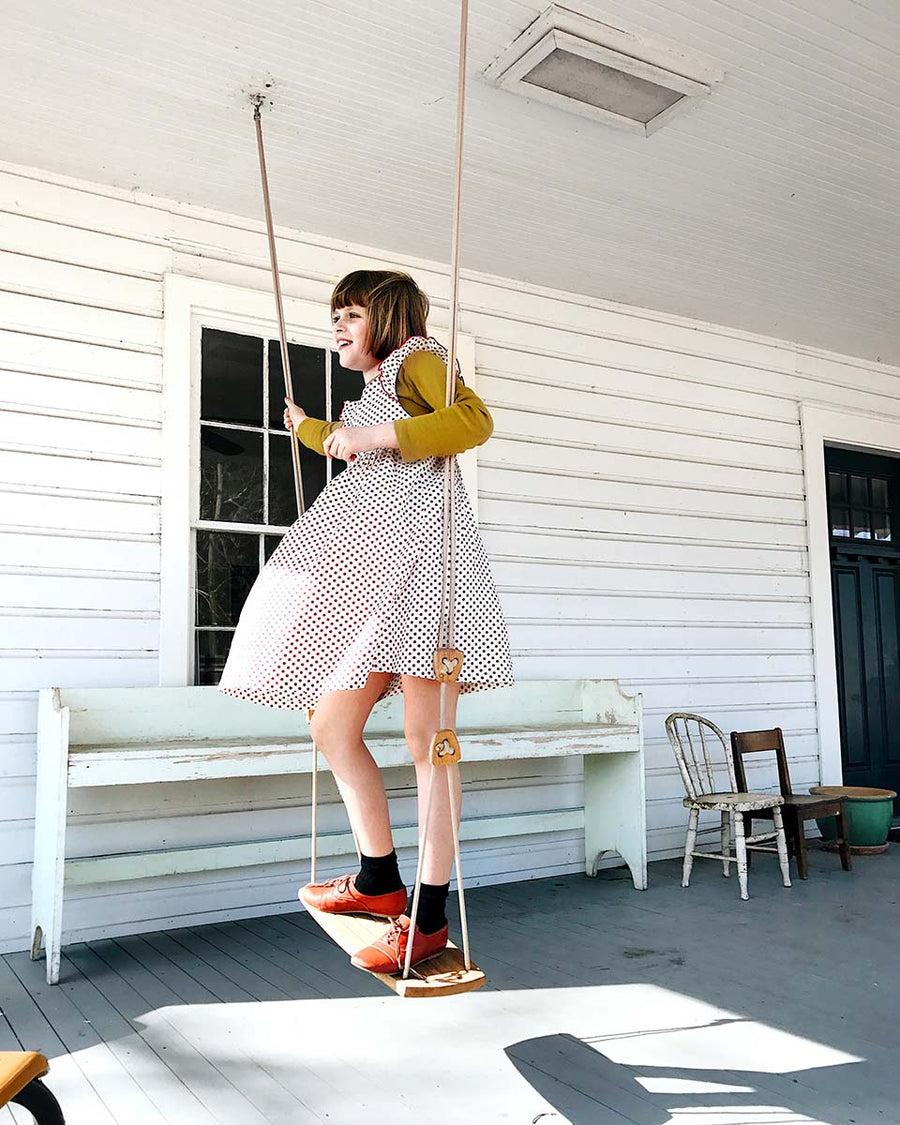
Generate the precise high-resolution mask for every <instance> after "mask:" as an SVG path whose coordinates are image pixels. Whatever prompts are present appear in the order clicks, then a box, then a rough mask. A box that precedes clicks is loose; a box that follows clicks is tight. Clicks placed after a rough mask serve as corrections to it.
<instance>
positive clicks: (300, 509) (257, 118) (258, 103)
mask: <svg viewBox="0 0 900 1125" xmlns="http://www.w3.org/2000/svg"><path fill="white" fill-rule="evenodd" d="M265 101H266V98H265V95H264V94H255V95H254V97H253V98H252V102H253V121H254V122H255V124H256V150H257V153H258V154H259V176H260V179H261V180H262V194H263V207H264V208H265V212H266V235H267V237H268V240H269V261H270V262H271V265H272V284H273V287H274V289H275V308H276V309H277V311H278V334H279V337H280V339H281V370H282V372H283V373H284V393H285V394H286V395H287V397H288V398H289V399H290V400H291V401H292V402H293V400H294V384H293V380H292V379H291V357H290V354H289V353H288V342H287V330H286V328H285V326H284V302H283V300H282V298H281V277H280V274H279V272H278V254H277V253H276V250H275V227H274V225H273V223H272V203H271V200H270V198H269V177H268V174H267V172H266V150H265V146H264V145H263V134H262V107H263V105H264V103H265ZM291 464H292V465H293V468H294V493H295V496H296V499H297V515H298V516H302V515H303V513H304V512H305V511H306V503H305V500H304V497H303V475H302V474H301V472H300V442H299V441H298V439H297V435H296V433H295V432H294V427H293V426H291Z"/></svg>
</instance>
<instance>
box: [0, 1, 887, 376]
mask: <svg viewBox="0 0 900 1125" xmlns="http://www.w3.org/2000/svg"><path fill="white" fill-rule="evenodd" d="M471 3H472V13H471V32H470V75H471V78H470V83H469V94H468V97H469V112H468V126H467V129H468V132H467V149H466V189H465V217H464V226H465V235H464V248H463V262H464V267H466V268H470V269H475V270H483V271H486V272H488V273H493V274H501V275H505V276H508V277H512V278H518V279H522V280H525V281H529V282H534V283H537V284H540V285H547V286H552V287H555V288H560V289H565V290H571V291H575V292H578V293H584V294H590V295H593V296H597V297H603V298H608V299H611V300H614V301H620V302H624V303H627V304H633V305H640V306H644V307H649V308H653V309H659V310H663V311H666V312H671V313H677V314H681V315H686V316H691V317H697V318H700V319H703V320H709V321H713V322H715V323H719V324H723V325H729V326H734V327H738V328H743V329H748V330H751V331H757V332H763V333H767V334H770V335H774V336H779V337H783V338H786V339H792V340H797V341H800V342H803V343H808V344H812V345H817V346H820V347H826V348H832V349H835V350H838V351H841V352H846V353H850V354H854V355H858V356H865V357H870V358H876V357H877V358H881V359H882V360H884V361H886V362H887V361H889V362H893V363H900V324H898V318H897V316H896V311H895V310H896V306H897V299H896V297H897V293H898V291H900V209H898V206H897V194H898V188H897V185H898V183H900V116H898V107H900V65H898V63H900V9H898V7H897V4H896V0H569V3H570V6H575V7H577V8H578V9H579V10H580V11H581V12H583V13H585V14H587V15H590V16H593V17H595V18H597V19H600V20H602V21H604V22H606V23H609V24H613V25H615V26H617V27H620V28H623V29H626V30H629V31H634V32H638V33H644V34H647V35H650V36H652V37H654V38H657V39H660V38H661V39H664V40H667V41H669V42H671V43H672V44H673V45H675V46H677V47H679V48H683V49H684V50H686V51H688V52H691V53H696V54H699V55H701V56H702V57H704V58H705V59H707V60H711V61H712V62H713V63H714V64H716V65H718V66H720V67H721V68H722V69H723V70H724V72H725V78H724V81H723V82H721V83H720V84H719V85H718V86H717V87H716V88H715V89H714V91H713V93H712V95H711V96H710V97H709V98H707V99H706V100H705V102H704V104H702V105H701V106H700V107H699V108H698V109H697V110H695V111H694V112H692V113H689V114H686V115H685V116H684V117H681V118H678V119H676V120H673V121H672V122H671V123H669V124H668V125H666V126H664V127H663V128H662V129H661V130H660V131H659V132H658V133H656V134H655V135H653V136H651V137H649V138H645V137H641V136H634V135H631V134H629V133H624V132H619V131H617V130H615V129H612V128H609V127H607V126H605V125H602V124H600V123H595V122H592V121H589V120H586V119H584V118H580V117H576V116H573V115H569V114H566V113H564V112H562V111H560V110H557V109H554V108H551V107H549V106H547V105H542V104H541V103H539V102H530V101H526V100H524V99H521V98H518V97H515V96H513V95H511V94H508V93H505V92H504V91H502V90H499V89H496V88H494V87H492V86H490V85H488V84H487V83H486V82H485V80H484V79H483V78H482V77H481V72H482V71H483V70H484V68H485V67H486V66H487V64H488V63H489V62H490V61H491V59H493V58H494V57H495V56H496V55H497V54H499V53H500V52H501V51H502V50H503V48H505V47H506V46H507V44H508V43H509V42H510V41H511V40H512V39H513V38H514V36H516V35H517V34H518V33H519V32H520V31H522V30H523V29H524V28H525V27H526V26H527V25H528V24H529V23H530V22H531V20H532V19H534V18H535V17H536V16H537V15H538V14H539V13H540V11H541V10H542V8H543V7H544V6H545V5H544V4H542V3H528V2H526V0H471ZM457 19H458V12H457V5H456V3H455V2H454V0H369V2H364V0H317V2H313V0H268V2H267V3H265V4H263V3H259V2H257V3H249V4H248V3H237V2H234V0H231V2H229V0H191V3H190V4H184V3H175V2H174V0H142V2H141V3H139V4H123V3H119V2H115V3H114V2H112V0H73V2H70V3H61V2H60V0H33V2H32V3H31V4H28V5H26V4H13V2H12V0H7V2H6V3H5V4H4V8H3V24H4V29H3V31H4V34H3V42H2V43H0V62H2V68H3V71H2V73H3V78H4V83H3V84H4V94H5V114H4V117H5V123H4V128H3V132H2V139H0V156H2V159H3V160H6V161H9V162H12V163H18V164H24V165H30V166H37V167H40V168H45V169H48V170H51V171H53V172H58V173H64V174H68V175H72V176H77V177H81V178H84V179H88V180H93V181H99V182H101V183H105V184H112V185H116V186H118V187H122V188H133V189H136V190H140V191H142V192H149V193H152V194H154V195H160V196H165V197H169V198H172V199H176V200H179V201H183V202H188V203H195V204H200V205H203V206H207V207H212V208H216V209H219V210H222V211H227V212H231V213H235V214H238V215H242V216H252V217H254V218H258V217H259V216H260V215H261V204H260V199H259V187H258V176H257V169H256V163H255V161H256V152H255V142H254V138H253V130H252V120H251V115H250V112H249V110H245V109H244V108H243V102H242V99H241V90H242V88H245V87H247V86H248V84H252V83H253V82H254V80H257V79H260V78H261V77H263V76H266V75H271V76H272V78H273V80H274V82H275V87H274V98H275V103H276V104H275V108H274V109H273V111H272V112H271V113H269V114H268V115H267V116H266V120H265V127H266V139H267V149H268V159H269V168H270V177H271V182H272V190H273V201H274V207H275V214H276V221H277V222H278V223H279V224H280V225H286V226H293V227H297V228H300V229H303V230H306V231H310V232H314V233H318V234H324V235H328V236H330V237H332V238H339V239H346V240H349V241H352V242H359V243H363V244H366V245H369V246H376V247H381V248H383V249H385V250H386V251H388V252H389V253H396V254H407V255H415V256H418V257H424V258H432V259H438V260H446V259H447V257H448V245H449V227H450V221H449V213H450V200H451V176H452V162H453V128H454V111H455V110H454V102H455V89H456V72H455V67H456V58H455V52H456V39H457Z"/></svg>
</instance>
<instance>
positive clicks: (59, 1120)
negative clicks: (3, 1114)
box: [11, 1078, 66, 1125]
mask: <svg viewBox="0 0 900 1125" xmlns="http://www.w3.org/2000/svg"><path fill="white" fill-rule="evenodd" d="M11 1100H12V1101H14V1102H15V1103H16V1105H20V1106H22V1108H23V1109H27V1110H28V1112H29V1113H30V1114H31V1116H32V1117H33V1118H34V1120H35V1125H66V1120H65V1118H64V1117H63V1113H62V1110H61V1109H60V1108H59V1102H58V1101H57V1100H56V1098H54V1096H53V1095H52V1094H51V1093H50V1091H49V1090H48V1089H47V1087H46V1086H45V1085H44V1083H43V1082H42V1081H41V1080H40V1078H33V1079H32V1080H31V1081H30V1082H29V1083H28V1085H27V1086H24V1087H23V1088H22V1089H21V1090H20V1091H19V1092H18V1094H14V1095H13V1097H12V1099H11Z"/></svg>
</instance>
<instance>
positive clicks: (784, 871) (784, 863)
mask: <svg viewBox="0 0 900 1125" xmlns="http://www.w3.org/2000/svg"><path fill="white" fill-rule="evenodd" d="M772 822H773V824H774V825H775V846H776V847H777V848H778V862H779V863H780V864H781V875H782V879H783V881H784V885H785V886H786V887H789V886H790V885H791V868H790V863H789V861H788V850H787V840H786V838H785V835H784V819H783V818H782V816H781V809H780V808H778V806H777V805H776V806H775V808H774V809H772ZM798 864H799V859H798Z"/></svg>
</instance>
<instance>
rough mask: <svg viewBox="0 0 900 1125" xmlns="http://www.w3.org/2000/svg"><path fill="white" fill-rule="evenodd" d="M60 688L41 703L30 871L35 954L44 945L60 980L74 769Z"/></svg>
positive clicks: (51, 976) (52, 977)
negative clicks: (69, 792) (70, 779)
mask: <svg viewBox="0 0 900 1125" xmlns="http://www.w3.org/2000/svg"><path fill="white" fill-rule="evenodd" d="M54 696H55V693H50V692H41V696H40V700H39V703H38V755H37V796H36V799H35V810H34V866H33V867H32V872H31V933H32V942H31V957H32V960H36V959H37V958H38V956H39V955H40V951H41V944H43V946H44V949H45V951H46V957H47V983H48V984H56V983H57V981H58V980H59V956H60V946H61V944H62V911H63V885H64V879H65V865H66V859H65V856H66V794H67V782H68V770H69V754H68V746H69V711H68V708H60V707H59V702H58V699H56V700H55V701H54Z"/></svg>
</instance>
